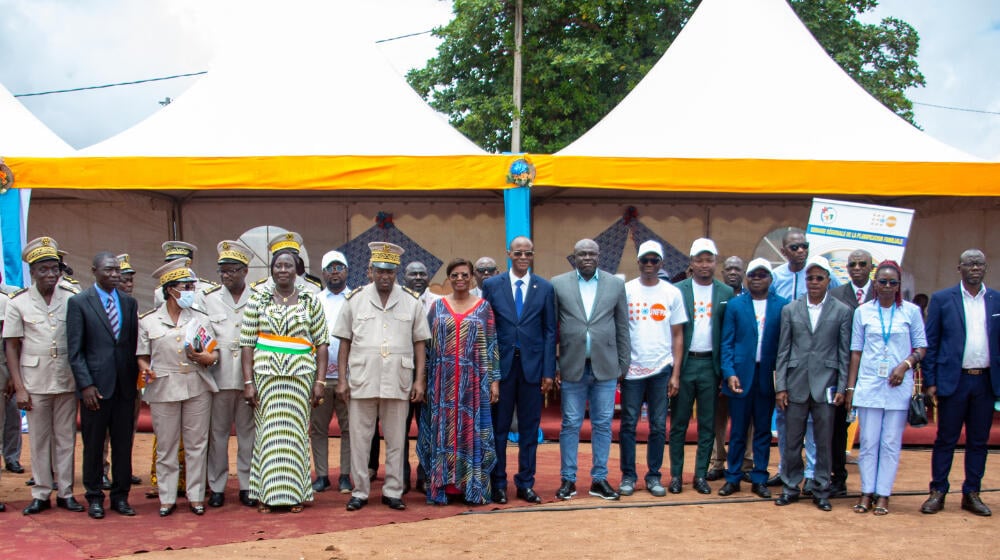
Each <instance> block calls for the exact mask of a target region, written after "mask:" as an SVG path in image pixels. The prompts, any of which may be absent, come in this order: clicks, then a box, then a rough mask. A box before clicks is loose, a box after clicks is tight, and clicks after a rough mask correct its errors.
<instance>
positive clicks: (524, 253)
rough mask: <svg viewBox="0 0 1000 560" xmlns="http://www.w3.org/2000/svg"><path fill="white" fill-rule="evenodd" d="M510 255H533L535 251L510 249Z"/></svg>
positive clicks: (516, 256) (518, 256)
mask: <svg viewBox="0 0 1000 560" xmlns="http://www.w3.org/2000/svg"><path fill="white" fill-rule="evenodd" d="M510 256H512V257H515V258H520V257H533V256H535V252H534V251H511V252H510Z"/></svg>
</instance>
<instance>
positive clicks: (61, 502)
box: [56, 496, 87, 513]
mask: <svg viewBox="0 0 1000 560" xmlns="http://www.w3.org/2000/svg"><path fill="white" fill-rule="evenodd" d="M56 507H61V508H63V509H65V510H69V511H74V512H77V513H79V512H81V511H84V510H86V509H87V508H85V507H83V505H82V504H80V502H78V501H76V498H74V497H73V496H70V497H68V498H56Z"/></svg>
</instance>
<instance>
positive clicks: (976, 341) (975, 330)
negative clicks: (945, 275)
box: [958, 284, 990, 369]
mask: <svg viewBox="0 0 1000 560" xmlns="http://www.w3.org/2000/svg"><path fill="white" fill-rule="evenodd" d="M958 287H959V289H961V290H962V307H963V308H964V309H965V349H964V350H963V351H962V369H979V368H987V367H990V346H989V344H988V343H987V341H986V286H985V285H981V286H979V293H978V294H976V295H972V294H970V293H969V291H968V290H966V289H965V286H964V285H963V284H959V285H958Z"/></svg>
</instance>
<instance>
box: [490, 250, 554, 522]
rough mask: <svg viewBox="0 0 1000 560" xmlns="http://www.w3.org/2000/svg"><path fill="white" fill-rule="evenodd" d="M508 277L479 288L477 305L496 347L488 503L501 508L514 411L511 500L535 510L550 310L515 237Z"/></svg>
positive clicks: (548, 376) (530, 259)
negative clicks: (488, 318) (482, 304)
mask: <svg viewBox="0 0 1000 560" xmlns="http://www.w3.org/2000/svg"><path fill="white" fill-rule="evenodd" d="M507 256H509V257H510V262H511V266H510V271H508V272H505V273H503V274H500V275H498V276H493V277H491V278H488V279H487V280H486V281H485V282H483V299H485V300H486V301H488V302H489V303H490V306H491V307H492V308H493V315H494V317H495V318H496V332H497V341H498V342H499V346H500V372H501V373H500V400H499V401H498V402H497V403H496V404H494V405H493V435H494V440H495V442H496V450H497V464H496V467H495V468H494V469H493V502H494V503H500V504H505V503H507V433H508V432H509V431H510V423H511V420H513V416H514V410H515V408H516V410H517V428H518V461H517V474H515V475H514V484H515V485H516V486H517V497H518V498H520V499H522V500H525V501H527V502H529V503H533V504H538V503H541V502H542V499H541V498H540V497H539V496H538V494H536V493H535V491H534V489H533V486H534V484H535V452H536V450H537V448H538V425H539V423H540V422H541V418H542V403H543V395H544V394H545V393H547V392H548V391H549V390H551V389H552V380H553V378H554V377H555V372H556V304H555V296H554V295H553V291H552V284H549V283H548V282H547V281H546V280H545V279H543V278H540V277H538V276H536V275H534V274H532V273H531V266H532V265H533V264H534V261H535V251H534V245H533V244H532V242H531V240H530V239H528V238H527V237H523V236H522V237H515V238H514V239H513V240H511V242H510V247H509V249H508V251H507Z"/></svg>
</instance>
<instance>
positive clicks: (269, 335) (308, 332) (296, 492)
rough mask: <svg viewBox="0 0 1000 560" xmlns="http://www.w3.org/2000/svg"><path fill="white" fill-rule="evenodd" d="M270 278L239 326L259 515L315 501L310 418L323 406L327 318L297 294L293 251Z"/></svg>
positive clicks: (277, 257) (280, 258)
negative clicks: (251, 415)
mask: <svg viewBox="0 0 1000 560" xmlns="http://www.w3.org/2000/svg"><path fill="white" fill-rule="evenodd" d="M271 278H273V279H274V288H273V289H272V290H264V291H260V292H257V293H255V294H254V295H252V296H251V297H250V301H248V302H247V306H246V310H245V311H244V313H243V324H242V325H241V327H240V346H242V347H243V351H242V352H243V379H244V383H245V385H246V388H245V389H244V396H245V397H246V400H247V404H249V405H250V406H253V407H254V409H255V414H254V423H255V425H256V428H257V434H256V436H255V440H254V445H253V460H252V461H251V464H250V498H251V499H255V500H258V506H257V509H258V511H260V512H261V513H267V512H269V511H271V507H274V506H287V507H289V508H290V511H291V512H292V513H299V512H301V511H302V504H303V502H307V501H312V499H313V489H312V480H311V479H310V477H309V416H310V405H311V406H312V407H316V406H319V404H320V403H322V402H323V389H324V384H325V382H324V374H325V372H326V363H327V340H328V339H327V330H326V316H325V315H324V313H323V305H322V303H321V302H320V301H319V300H318V299H317V298H316V296H315V295H314V294H312V293H310V292H308V291H306V290H300V289H298V288H297V287H296V284H295V281H296V278H297V276H296V272H295V257H294V253H293V251H291V250H289V249H281V250H278V251H276V252H275V253H274V255H273V257H272V258H271ZM320 364H322V367H321V366H320Z"/></svg>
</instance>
